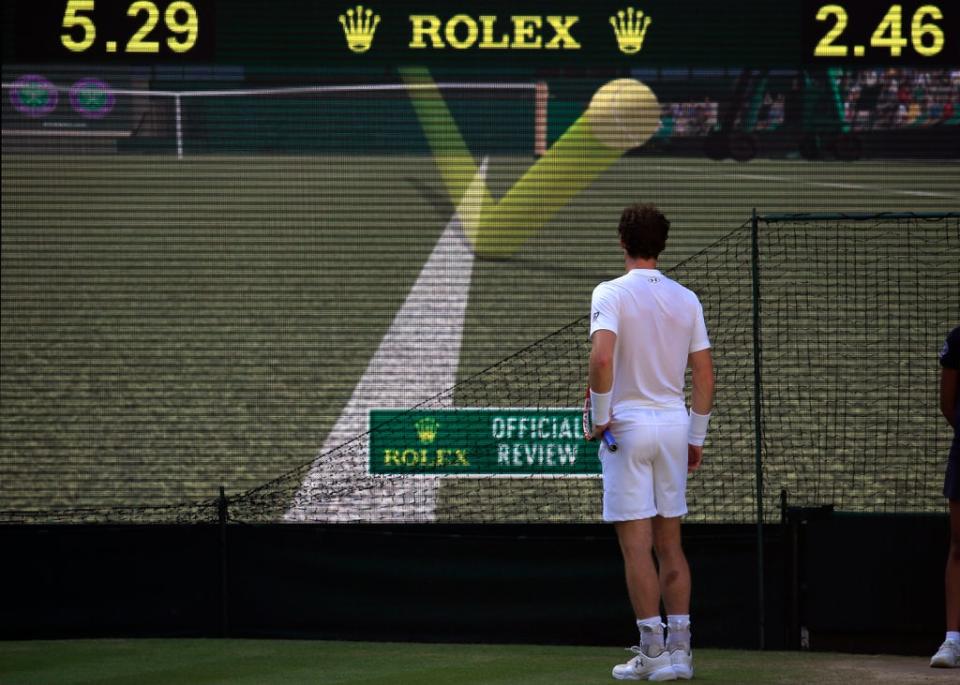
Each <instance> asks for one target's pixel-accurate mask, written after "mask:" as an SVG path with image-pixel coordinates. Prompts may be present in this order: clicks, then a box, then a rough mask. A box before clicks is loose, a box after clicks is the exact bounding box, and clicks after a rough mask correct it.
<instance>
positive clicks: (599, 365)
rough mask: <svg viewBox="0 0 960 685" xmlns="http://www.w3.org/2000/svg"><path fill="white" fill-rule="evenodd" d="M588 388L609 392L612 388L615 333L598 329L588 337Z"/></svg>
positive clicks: (615, 343)
mask: <svg viewBox="0 0 960 685" xmlns="http://www.w3.org/2000/svg"><path fill="white" fill-rule="evenodd" d="M590 343H591V347H590V389H591V390H593V391H594V392H610V390H612V389H613V351H614V349H615V347H616V345H617V334H616V333H614V332H613V331H607V330H599V331H596V332H594V334H593V335H592V336H591V337H590Z"/></svg>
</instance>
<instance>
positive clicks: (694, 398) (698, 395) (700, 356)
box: [687, 347, 713, 415]
mask: <svg viewBox="0 0 960 685" xmlns="http://www.w3.org/2000/svg"><path fill="white" fill-rule="evenodd" d="M687 365H688V366H689V367H690V380H691V381H692V386H693V387H692V391H691V398H690V399H691V401H690V408H691V409H692V410H693V411H694V412H696V413H697V414H702V415H706V414H709V413H710V411H711V410H712V409H713V356H712V355H711V354H710V348H709V347H708V348H707V349H705V350H700V351H699V352H691V353H690V355H689V357H688V358H687Z"/></svg>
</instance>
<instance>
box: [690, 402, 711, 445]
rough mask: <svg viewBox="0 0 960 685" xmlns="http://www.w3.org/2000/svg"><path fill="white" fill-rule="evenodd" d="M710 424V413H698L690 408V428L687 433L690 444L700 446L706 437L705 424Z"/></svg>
mask: <svg viewBox="0 0 960 685" xmlns="http://www.w3.org/2000/svg"><path fill="white" fill-rule="evenodd" d="M708 425H710V414H698V413H697V412H695V411H693V409H691V410H690V430H689V432H688V433H687V442H688V443H689V444H691V445H697V446H698V447H699V446H702V445H703V443H704V441H706V439H707V426H708Z"/></svg>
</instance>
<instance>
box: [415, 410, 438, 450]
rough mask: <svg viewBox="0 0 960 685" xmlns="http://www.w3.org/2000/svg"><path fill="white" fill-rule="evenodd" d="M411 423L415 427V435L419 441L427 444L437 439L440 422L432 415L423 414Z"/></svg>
mask: <svg viewBox="0 0 960 685" xmlns="http://www.w3.org/2000/svg"><path fill="white" fill-rule="evenodd" d="M413 425H414V427H415V428H416V429H417V437H418V438H420V442H422V443H425V444H427V445H429V444H430V443H431V442H433V441H434V440H436V439H437V431H439V430H440V424H439V423H438V422H437V420H436V419H434V418H433V417H431V416H425V417H423V418H422V419H420V420H419V421H417V422H416V423H415V424H413Z"/></svg>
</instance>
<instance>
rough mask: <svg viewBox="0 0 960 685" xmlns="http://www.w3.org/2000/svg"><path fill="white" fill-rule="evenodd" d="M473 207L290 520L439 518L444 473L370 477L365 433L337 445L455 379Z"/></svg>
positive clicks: (427, 276)
mask: <svg viewBox="0 0 960 685" xmlns="http://www.w3.org/2000/svg"><path fill="white" fill-rule="evenodd" d="M487 161H488V160H487V159H484V160H483V162H482V163H481V164H480V168H479V170H478V171H477V175H476V176H475V177H474V180H473V183H472V184H471V186H474V185H476V184H477V183H481V184H484V183H486V171H487ZM468 195H470V193H469V192H468ZM466 201H469V198H467V199H466V200H465V202H466ZM473 209H474V208H471V207H461V208H459V209H458V210H457V212H456V213H455V214H454V216H453V218H451V219H450V222H449V223H448V224H447V226H446V228H445V229H444V231H443V233H442V234H441V235H440V239H439V240H438V241H437V244H436V246H435V247H434V248H433V252H432V253H431V254H430V257H429V259H427V262H426V264H424V266H423V269H422V270H421V271H420V275H419V276H418V277H417V280H416V282H415V283H414V284H413V287H412V288H411V289H410V292H409V293H408V294H407V298H406V300H405V301H404V303H403V306H401V308H400V310H399V311H398V312H397V314H396V316H395V317H394V319H393V322H392V323H391V324H390V328H389V329H388V330H387V332H386V333H385V334H384V336H383V339H382V340H381V341H380V346H379V347H378V348H377V351H376V353H374V355H373V357H372V358H371V359H370V363H369V364H368V365H367V370H366V371H365V372H364V374H363V376H362V377H361V378H360V381H359V382H358V383H357V385H356V387H355V388H354V390H353V394H352V395H351V397H350V400H349V401H348V402H347V405H346V406H345V407H344V409H343V411H342V412H341V414H340V418H339V419H337V422H336V423H335V424H334V426H333V429H332V430H331V431H330V433H329V435H327V438H326V440H324V443H323V446H322V447H321V448H320V451H319V453H318V456H317V458H316V459H315V460H314V462H313V465H312V466H311V467H310V471H309V472H308V473H307V475H306V477H305V478H304V481H303V483H302V484H301V486H300V489H299V490H298V492H297V494H296V497H295V498H294V501H293V503H292V505H291V506H290V508H289V509H288V510H287V512H286V514H285V515H284V519H285V520H287V521H338V522H342V521H377V522H389V521H396V522H399V521H406V522H409V521H413V520H417V521H432V520H434V519H435V510H436V503H437V487H438V484H439V477H433V478H416V479H411V478H396V477H384V476H371V475H369V473H368V471H367V448H366V445H367V442H366V441H365V440H364V441H357V442H356V443H355V446H348V447H347V448H345V449H341V450H337V449H336V448H338V447H341V446H343V445H346V443H348V442H350V441H353V440H356V439H357V438H358V437H359V436H361V435H362V434H363V433H365V432H366V430H367V426H368V417H369V414H370V410H371V409H380V408H393V407H415V406H416V405H418V404H420V403H422V402H425V401H427V400H429V399H431V398H434V397H436V396H437V395H440V394H441V393H443V392H444V391H446V390H449V389H450V388H452V387H453V385H454V384H455V383H456V380H457V368H458V366H459V364H460V344H461V342H462V339H463V324H464V320H465V316H466V309H467V301H468V300H469V296H470V282H471V278H472V274H473V252H472V251H471V250H470V248H469V245H468V243H467V241H466V239H465V238H464V236H463V228H462V225H461V219H460V216H461V214H468V213H470V212H471V211H473ZM383 287H384V288H389V287H390V284H389V283H384V284H383ZM452 402H453V398H452V395H445V396H442V397H440V398H438V399H437V400H435V401H434V402H432V403H431V407H432V408H441V407H444V406H452ZM327 493H337V494H335V495H332V496H330V495H328V494H327Z"/></svg>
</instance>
